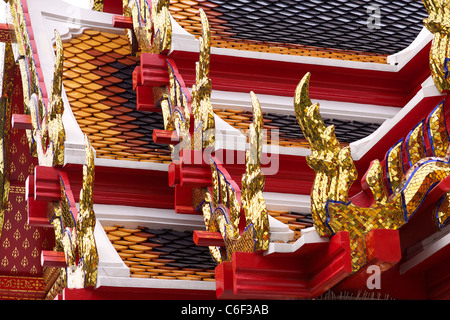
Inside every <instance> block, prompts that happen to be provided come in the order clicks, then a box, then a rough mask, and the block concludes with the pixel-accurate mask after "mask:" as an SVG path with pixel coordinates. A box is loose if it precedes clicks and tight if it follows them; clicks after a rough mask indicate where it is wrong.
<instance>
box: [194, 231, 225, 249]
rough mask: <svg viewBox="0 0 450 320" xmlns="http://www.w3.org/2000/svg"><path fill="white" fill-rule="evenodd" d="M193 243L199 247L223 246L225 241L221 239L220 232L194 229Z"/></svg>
mask: <svg viewBox="0 0 450 320" xmlns="http://www.w3.org/2000/svg"><path fill="white" fill-rule="evenodd" d="M193 239H194V243H195V244H196V245H197V246H201V247H209V246H213V247H224V246H225V242H224V241H223V238H222V235H221V234H220V232H210V231H202V230H195V231H194V235H193Z"/></svg>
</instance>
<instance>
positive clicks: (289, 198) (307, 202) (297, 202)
mask: <svg viewBox="0 0 450 320" xmlns="http://www.w3.org/2000/svg"><path fill="white" fill-rule="evenodd" d="M263 196H264V200H265V202H266V205H267V207H268V208H270V209H272V210H286V211H293V212H298V213H307V214H310V213H311V198H310V196H309V195H303V194H290V193H278V192H264V193H263Z"/></svg>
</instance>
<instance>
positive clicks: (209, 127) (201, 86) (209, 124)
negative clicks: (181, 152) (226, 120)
mask: <svg viewBox="0 0 450 320" xmlns="http://www.w3.org/2000/svg"><path fill="white" fill-rule="evenodd" d="M200 18H201V21H202V36H201V37H200V38H199V42H200V59H199V61H198V62H196V64H195V67H196V73H195V75H196V76H195V84H194V85H193V86H192V103H191V108H192V109H191V110H192V111H191V112H192V114H193V115H194V119H195V124H194V126H195V132H194V141H193V143H194V146H193V147H194V149H197V150H201V149H204V148H206V147H212V146H213V145H214V140H215V138H214V129H215V121H214V111H213V107H212V104H211V79H210V78H209V64H210V54H211V31H210V29H209V22H208V18H207V17H206V14H205V12H204V11H203V9H200ZM200 133H201V134H200Z"/></svg>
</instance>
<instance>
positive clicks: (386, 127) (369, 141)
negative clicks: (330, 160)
mask: <svg viewBox="0 0 450 320" xmlns="http://www.w3.org/2000/svg"><path fill="white" fill-rule="evenodd" d="M436 96H442V97H445V95H444V94H442V93H440V92H439V90H437V88H436V86H435V84H434V81H433V79H432V77H431V76H430V77H429V78H428V79H427V80H425V81H424V82H423V83H422V87H421V89H420V90H419V91H418V92H417V94H416V95H415V96H414V97H413V98H412V99H411V100H410V101H409V102H408V103H407V104H406V105H405V106H404V107H403V108H401V109H400V111H399V112H398V113H397V114H396V115H395V116H394V117H393V118H391V119H388V120H386V121H385V122H384V123H383V124H382V125H381V126H380V127H379V128H378V129H377V130H376V131H375V132H373V133H372V134H371V135H369V136H367V137H366V138H363V139H361V140H358V141H356V142H353V143H350V150H351V153H352V157H353V160H359V159H361V158H362V157H363V156H364V155H365V154H366V152H368V151H369V150H370V149H371V148H372V147H373V146H374V145H375V144H377V143H378V141H380V140H381V139H382V138H383V137H384V136H385V135H386V134H387V133H388V132H389V131H390V130H391V129H392V128H393V127H394V126H395V125H396V124H397V123H398V122H399V121H400V120H402V119H403V118H404V117H405V116H406V115H408V114H409V112H411V110H412V109H413V108H414V107H415V106H416V105H417V104H418V103H419V102H420V101H422V100H423V99H424V98H427V97H436Z"/></svg>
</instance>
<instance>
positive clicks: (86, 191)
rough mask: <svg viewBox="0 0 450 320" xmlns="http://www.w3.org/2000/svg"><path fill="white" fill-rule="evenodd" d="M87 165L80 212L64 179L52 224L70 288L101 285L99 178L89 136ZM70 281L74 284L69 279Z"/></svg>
mask: <svg viewBox="0 0 450 320" xmlns="http://www.w3.org/2000/svg"><path fill="white" fill-rule="evenodd" d="M84 140H85V150H86V163H85V164H84V165H83V186H82V189H81V191H80V200H79V204H80V205H79V208H80V209H79V210H76V208H75V203H74V200H73V199H72V198H71V195H70V194H68V191H67V188H68V186H66V185H65V183H67V181H65V180H64V179H63V178H61V179H60V189H61V202H54V203H52V204H51V205H52V209H53V213H54V215H53V217H52V219H51V223H52V225H53V227H54V230H55V240H56V248H55V250H56V251H62V252H64V255H65V259H66V263H67V270H66V271H64V272H63V274H64V275H65V277H66V281H65V283H66V285H68V286H69V287H88V286H95V284H96V283H97V266H98V261H99V257H98V251H97V246H96V242H95V237H94V229H95V223H96V219H95V213H94V210H93V195H94V193H93V187H94V179H95V164H94V151H93V148H92V146H91V144H90V142H89V138H88V137H87V136H86V135H85V136H84ZM69 278H70V283H69V284H67V280H68V279H69Z"/></svg>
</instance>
